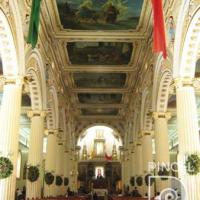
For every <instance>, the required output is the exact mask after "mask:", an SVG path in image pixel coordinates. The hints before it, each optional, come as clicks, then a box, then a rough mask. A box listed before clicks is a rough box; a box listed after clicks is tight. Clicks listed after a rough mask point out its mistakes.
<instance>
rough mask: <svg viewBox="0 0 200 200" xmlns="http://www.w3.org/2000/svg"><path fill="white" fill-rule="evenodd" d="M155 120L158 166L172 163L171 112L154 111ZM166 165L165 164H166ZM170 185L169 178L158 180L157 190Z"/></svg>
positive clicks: (159, 190)
mask: <svg viewBox="0 0 200 200" xmlns="http://www.w3.org/2000/svg"><path fill="white" fill-rule="evenodd" d="M153 116H154V122H155V149H156V168H157V170H158V169H159V166H160V167H162V166H164V165H166V166H168V165H169V164H170V156H169V139H168V120H169V119H170V118H171V115H170V113H161V112H155V113H153ZM164 167H165V166H164ZM167 187H169V181H168V180H160V179H159V180H156V190H157V192H161V191H162V190H163V189H165V188H167Z"/></svg>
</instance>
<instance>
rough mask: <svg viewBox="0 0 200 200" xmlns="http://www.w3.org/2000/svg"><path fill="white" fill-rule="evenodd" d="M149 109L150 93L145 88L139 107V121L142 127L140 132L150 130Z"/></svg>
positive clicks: (150, 118)
mask: <svg viewBox="0 0 200 200" xmlns="http://www.w3.org/2000/svg"><path fill="white" fill-rule="evenodd" d="M151 110H152V107H151V91H149V89H148V88H145V90H144V92H143V95H142V106H141V115H142V117H141V121H142V126H141V130H152V117H151V115H150V112H151Z"/></svg>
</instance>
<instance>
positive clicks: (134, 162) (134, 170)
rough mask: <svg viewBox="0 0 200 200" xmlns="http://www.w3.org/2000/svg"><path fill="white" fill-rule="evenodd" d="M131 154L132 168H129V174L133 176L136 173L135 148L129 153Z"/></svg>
mask: <svg viewBox="0 0 200 200" xmlns="http://www.w3.org/2000/svg"><path fill="white" fill-rule="evenodd" d="M131 156H132V159H131V162H132V170H131V176H135V175H136V163H137V162H136V153H135V150H134V151H132V153H131Z"/></svg>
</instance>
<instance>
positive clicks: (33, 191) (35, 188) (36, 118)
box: [26, 111, 45, 199]
mask: <svg viewBox="0 0 200 200" xmlns="http://www.w3.org/2000/svg"><path fill="white" fill-rule="evenodd" d="M28 116H29V117H30V118H31V136H30V146H29V152H28V164H27V165H28V167H30V166H37V167H38V168H39V171H40V176H39V178H38V180H37V181H35V182H30V181H29V180H28V179H27V182H26V197H27V198H29V199H31V198H40V197H41V189H42V177H41V167H42V158H43V138H44V117H45V113H44V112H41V111H30V113H29V114H28Z"/></svg>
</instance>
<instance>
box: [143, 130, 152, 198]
mask: <svg viewBox="0 0 200 200" xmlns="http://www.w3.org/2000/svg"><path fill="white" fill-rule="evenodd" d="M142 158H143V175H144V176H143V177H144V178H145V176H146V175H147V174H151V175H153V173H151V172H150V170H149V164H150V163H152V162H153V150H152V136H151V131H143V137H142ZM143 180H144V184H143V185H144V194H145V193H148V189H149V187H148V186H147V185H146V183H145V179H143ZM151 194H153V195H152V196H154V186H153V185H152V186H151Z"/></svg>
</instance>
